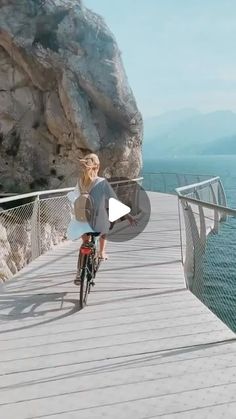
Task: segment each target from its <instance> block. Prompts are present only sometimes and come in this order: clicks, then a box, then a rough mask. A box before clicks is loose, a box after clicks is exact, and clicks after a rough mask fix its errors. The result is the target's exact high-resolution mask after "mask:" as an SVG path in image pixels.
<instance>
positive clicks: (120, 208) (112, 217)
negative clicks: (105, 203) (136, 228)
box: [108, 198, 131, 223]
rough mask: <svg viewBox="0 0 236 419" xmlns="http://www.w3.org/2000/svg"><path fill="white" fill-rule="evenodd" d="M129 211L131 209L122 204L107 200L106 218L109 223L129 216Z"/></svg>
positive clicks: (111, 199) (114, 200)
mask: <svg viewBox="0 0 236 419" xmlns="http://www.w3.org/2000/svg"><path fill="white" fill-rule="evenodd" d="M130 211H131V209H130V208H129V207H128V206H127V205H125V204H122V202H120V201H118V200H117V199H115V198H110V199H109V208H108V218H109V221H110V222H111V223H113V222H114V221H116V220H118V219H119V218H121V217H124V215H126V214H129V212H130Z"/></svg>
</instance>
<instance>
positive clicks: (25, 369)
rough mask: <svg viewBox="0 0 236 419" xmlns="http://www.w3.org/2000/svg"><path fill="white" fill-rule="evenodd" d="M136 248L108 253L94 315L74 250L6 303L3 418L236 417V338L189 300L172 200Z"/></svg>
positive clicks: (33, 268) (159, 202)
mask: <svg viewBox="0 0 236 419" xmlns="http://www.w3.org/2000/svg"><path fill="white" fill-rule="evenodd" d="M150 197H151V202H152V217H151V220H150V223H149V224H148V226H147V228H146V230H145V231H144V232H143V233H142V234H141V235H140V236H138V237H137V238H136V239H135V240H133V241H127V242H125V243H109V249H108V253H109V260H108V261H107V262H104V263H103V265H102V266H101V269H100V271H99V275H98V278H97V284H96V287H95V288H94V289H93V292H92V293H91V294H90V296H89V301H88V303H89V305H88V306H87V307H86V308H85V309H84V310H82V311H79V310H78V288H76V287H75V286H74V285H73V278H74V274H75V269H74V268H75V265H76V257H77V250H78V246H79V243H78V242H77V243H66V244H63V245H61V246H58V247H57V248H56V249H55V250H54V251H51V252H49V253H47V254H46V255H43V256H41V257H40V258H39V259H38V260H36V261H34V262H33V263H32V264H30V265H29V266H28V267H27V268H26V269H25V270H24V271H22V272H21V273H20V274H19V275H18V277H17V278H16V279H15V280H13V281H11V282H9V283H8V284H7V285H4V286H2V288H1V294H0V348H1V356H0V418H1V419H14V418H16V419H29V418H44V419H49V418H52V419H53V418H57V419H97V418H108V419H133V418H134V419H144V418H145V419H150V418H159V417H163V418H166V419H186V418H189V419H190V418H191V419H193V418H194V419H195V418H196V419H203V418H204V419H205V418H207V419H209V418H227V419H231V418H232V419H235V418H236V343H235V341H234V338H235V335H234V334H233V333H232V332H231V331H230V330H229V329H227V327H226V326H225V325H224V324H223V323H222V322H221V321H220V320H218V319H217V318H216V317H215V316H214V315H213V314H212V313H211V312H210V311H209V310H208V309H207V308H206V307H205V306H203V304H202V303H201V302H200V301H198V300H197V299H196V298H195V297H194V296H193V295H192V294H191V293H190V292H189V291H187V290H186V289H185V282H184V276H183V269H182V265H181V263H180V257H181V256H180V240H179V225H178V213H177V200H176V197H173V196H168V195H162V194H157V193H151V194H150Z"/></svg>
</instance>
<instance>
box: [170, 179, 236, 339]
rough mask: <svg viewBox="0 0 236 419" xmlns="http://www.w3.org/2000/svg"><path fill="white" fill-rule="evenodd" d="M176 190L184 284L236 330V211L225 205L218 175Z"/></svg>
mask: <svg viewBox="0 0 236 419" xmlns="http://www.w3.org/2000/svg"><path fill="white" fill-rule="evenodd" d="M177 192H178V194H179V198H180V201H181V203H182V208H183V213H184V220H185V233H186V254H185V259H184V271H185V278H186V284H187V287H188V288H189V289H190V290H191V291H192V292H193V294H195V295H196V296H197V297H198V298H199V299H200V300H201V301H202V302H203V303H204V304H205V305H206V306H207V307H208V308H209V309H210V310H212V311H213V312H214V313H215V314H216V315H217V316H218V317H219V318H220V319H221V320H222V321H224V322H225V323H226V324H227V325H228V326H229V327H230V328H231V329H232V330H234V331H236V264H235V262H234V261H235V252H236V218H234V217H236V210H231V209H230V208H225V206H226V198H225V194H224V190H223V187H222V184H221V182H220V179H219V178H215V179H212V180H209V181H208V182H203V184H201V183H200V184H199V185H190V186H189V187H185V188H180V189H178V190H177ZM191 199H192V200H194V201H191ZM220 205H221V206H222V205H223V208H224V210H222V208H221V207H220ZM232 214H233V215H234V217H233V216H232Z"/></svg>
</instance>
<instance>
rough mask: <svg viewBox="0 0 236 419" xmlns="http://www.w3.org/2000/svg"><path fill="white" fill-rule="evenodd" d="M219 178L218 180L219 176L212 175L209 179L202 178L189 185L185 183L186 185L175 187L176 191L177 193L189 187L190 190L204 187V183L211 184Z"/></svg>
mask: <svg viewBox="0 0 236 419" xmlns="http://www.w3.org/2000/svg"><path fill="white" fill-rule="evenodd" d="M219 180H220V177H219V176H216V177H213V178H211V179H207V180H203V181H202V182H198V183H193V184H191V185H186V186H181V187H179V188H176V192H177V193H178V195H179V192H182V191H188V190H189V189H190V191H191V190H194V191H195V190H196V188H197V189H201V188H202V187H204V186H206V185H209V184H212V183H215V182H218V181H219Z"/></svg>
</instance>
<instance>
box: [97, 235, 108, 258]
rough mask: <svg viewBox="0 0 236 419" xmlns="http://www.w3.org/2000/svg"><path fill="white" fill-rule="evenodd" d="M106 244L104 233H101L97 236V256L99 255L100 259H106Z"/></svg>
mask: <svg viewBox="0 0 236 419" xmlns="http://www.w3.org/2000/svg"><path fill="white" fill-rule="evenodd" d="M106 244H107V239H106V235H105V234H102V235H101V236H100V237H99V256H100V257H101V258H102V259H107V257H106V252H105V249H106Z"/></svg>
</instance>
